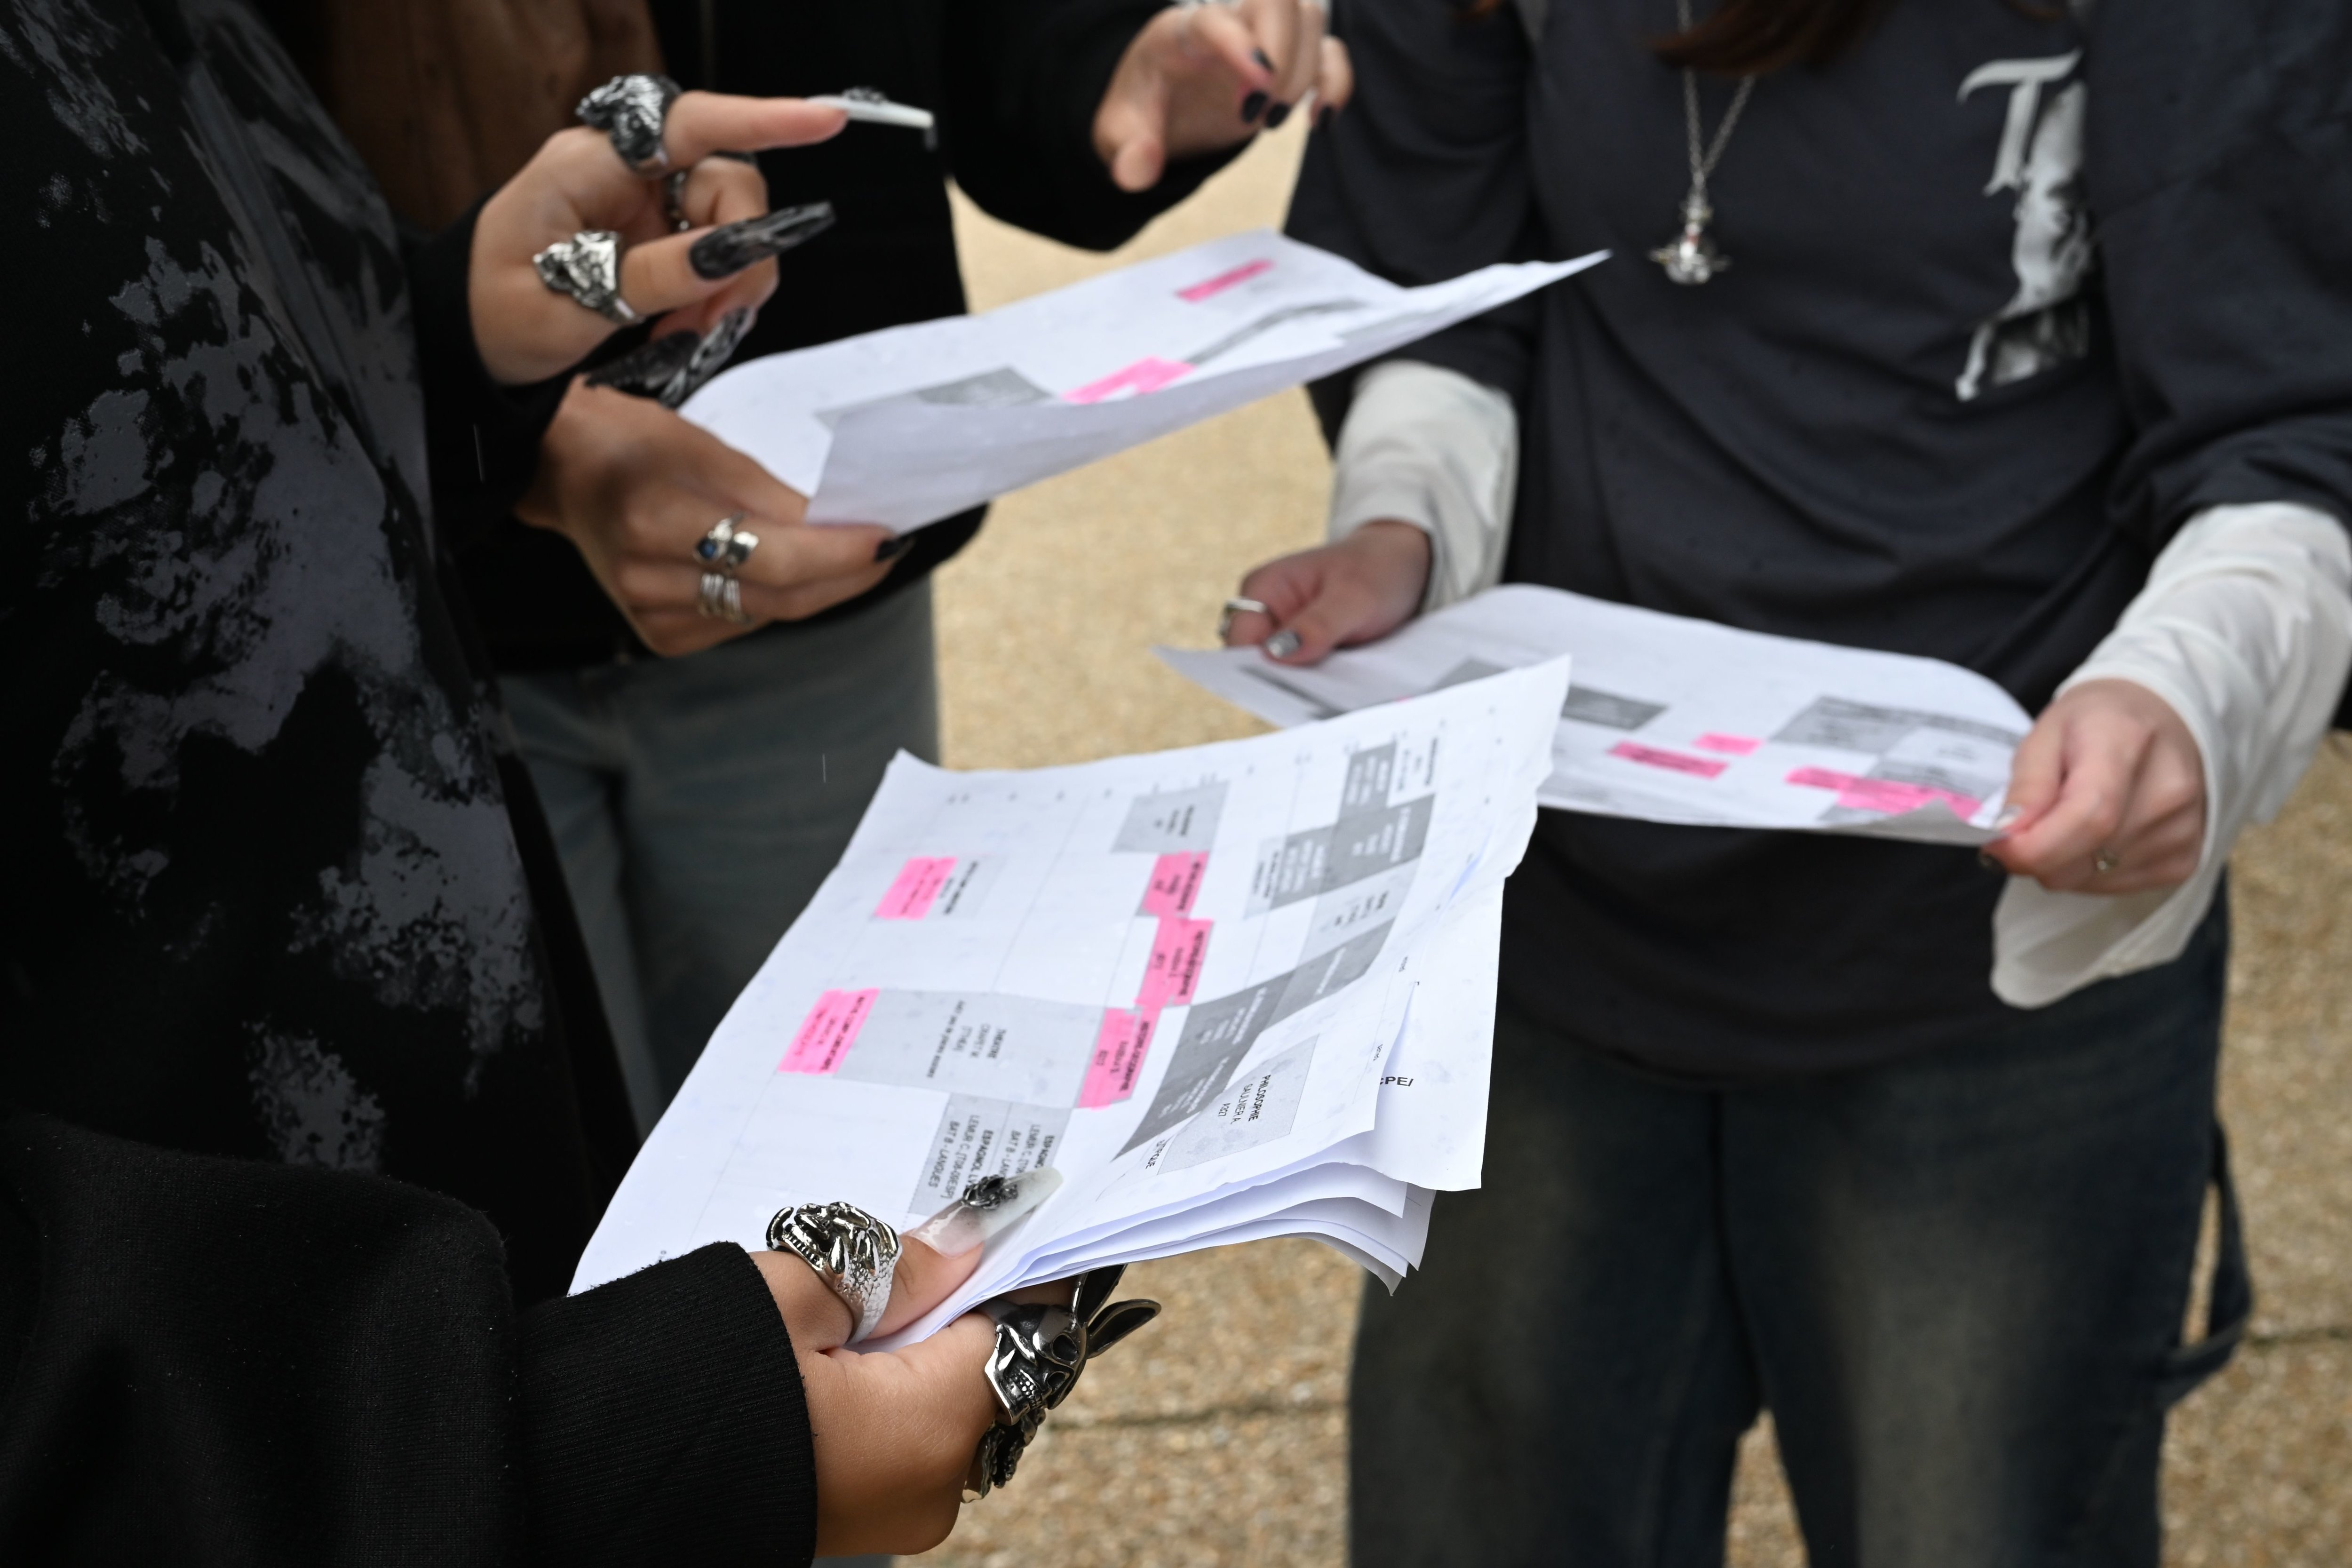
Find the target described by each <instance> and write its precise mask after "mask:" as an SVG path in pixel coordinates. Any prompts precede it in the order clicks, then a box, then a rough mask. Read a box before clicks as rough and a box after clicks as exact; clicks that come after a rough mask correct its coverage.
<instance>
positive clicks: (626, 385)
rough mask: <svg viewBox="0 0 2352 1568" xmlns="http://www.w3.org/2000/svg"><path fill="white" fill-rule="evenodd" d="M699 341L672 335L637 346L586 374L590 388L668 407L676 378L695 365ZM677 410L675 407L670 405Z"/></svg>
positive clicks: (681, 334) (691, 335)
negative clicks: (655, 400) (647, 399)
mask: <svg viewBox="0 0 2352 1568" xmlns="http://www.w3.org/2000/svg"><path fill="white" fill-rule="evenodd" d="M701 342H702V340H701V339H700V338H698V337H697V336H696V335H695V334H694V333H692V332H671V333H669V334H668V335H667V336H666V337H659V338H656V339H655V340H654V341H653V342H649V343H640V344H638V345H637V346H636V347H635V348H633V349H631V350H630V351H629V352H628V353H625V354H623V355H622V356H621V357H620V358H618V359H616V360H614V361H613V362H612V363H609V364H602V365H598V366H597V367H596V368H595V369H594V370H592V371H590V372H589V373H588V384H589V385H591V386H609V387H611V388H613V389H614V391H616V392H628V393H634V394H635V395H637V396H639V397H652V398H658V399H659V400H661V401H662V402H664V403H669V392H670V389H671V387H673V386H674V385H675V384H677V380H678V378H679V376H680V375H681V374H684V373H685V371H686V370H687V368H688V366H689V365H691V364H692V363H694V356H695V353H696V351H697V350H698V348H699V346H700V345H701ZM670 406H672V407H676V406H677V405H676V404H670Z"/></svg>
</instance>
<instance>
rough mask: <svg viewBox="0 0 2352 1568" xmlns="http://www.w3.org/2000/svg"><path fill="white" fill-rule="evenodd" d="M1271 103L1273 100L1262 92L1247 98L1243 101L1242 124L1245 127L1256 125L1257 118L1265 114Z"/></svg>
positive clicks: (1254, 93)
mask: <svg viewBox="0 0 2352 1568" xmlns="http://www.w3.org/2000/svg"><path fill="white" fill-rule="evenodd" d="M1270 101H1272V100H1269V99H1268V98H1267V97H1266V96H1265V94H1264V93H1262V92H1253V93H1251V94H1250V95H1249V96H1248V97H1247V98H1244V99H1243V100H1242V123H1243V124H1244V125H1255V124H1256V123H1257V117H1258V116H1259V115H1261V114H1264V113H1265V106H1266V104H1267V103H1268V102H1270Z"/></svg>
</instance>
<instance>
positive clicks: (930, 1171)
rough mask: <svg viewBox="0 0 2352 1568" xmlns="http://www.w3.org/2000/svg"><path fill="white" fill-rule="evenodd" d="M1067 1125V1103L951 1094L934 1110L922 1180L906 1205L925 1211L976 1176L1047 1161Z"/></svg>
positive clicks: (1016, 1171) (1021, 1169) (1030, 1167)
mask: <svg viewBox="0 0 2352 1568" xmlns="http://www.w3.org/2000/svg"><path fill="white" fill-rule="evenodd" d="M1069 1125H1070V1110H1069V1107H1067V1106H1052V1105H1024V1104H1021V1103H1020V1102H1018V1101H1015V1100H989V1099H986V1098H983V1097H982V1096H979V1095H969V1094H959V1095H954V1096H951V1097H950V1099H949V1100H948V1104H947V1109H946V1110H944V1111H942V1112H940V1125H939V1131H936V1132H935V1133H933V1134H932V1136H931V1152H930V1154H929V1157H928V1158H926V1159H925V1160H924V1161H923V1174H922V1179H921V1180H919V1182H917V1183H916V1184H915V1194H914V1196H913V1197H911V1198H909V1199H908V1203H907V1206H908V1208H909V1209H911V1210H913V1211H914V1212H915V1213H917V1214H931V1213H934V1212H936V1211H938V1210H940V1209H943V1208H945V1207H947V1205H949V1203H950V1202H951V1201H952V1200H953V1199H954V1198H956V1197H957V1196H958V1195H959V1194H961V1193H962V1191H963V1190H964V1188H965V1187H966V1186H968V1185H970V1184H971V1183H973V1182H975V1181H978V1180H979V1179H980V1178H981V1177H982V1176H1012V1175H1018V1174H1019V1173H1022V1172H1024V1171H1034V1170H1035V1169H1037V1167H1039V1166H1040V1165H1050V1164H1052V1163H1054V1153H1055V1150H1057V1149H1059V1148H1060V1147H1061V1146H1062V1135H1063V1133H1065V1132H1066V1131H1068V1130H1069Z"/></svg>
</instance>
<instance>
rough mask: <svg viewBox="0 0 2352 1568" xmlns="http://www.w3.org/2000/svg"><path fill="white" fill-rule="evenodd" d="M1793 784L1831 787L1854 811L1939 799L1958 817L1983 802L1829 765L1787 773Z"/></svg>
mask: <svg viewBox="0 0 2352 1568" xmlns="http://www.w3.org/2000/svg"><path fill="white" fill-rule="evenodd" d="M1789 782H1790V784H1802V785H1804V786H1805V787H1807V788H1808V789H1833V790H1835V791H1837V792H1838V802H1837V803H1838V804H1839V805H1842V806H1845V807H1847V808H1848V809H1850V810H1854V811H1877V812H1884V813H1885V814H1887V815H1888V816H1894V815H1895V814H1896V813H1898V812H1906V811H1916V810H1918V809H1919V808H1920V807H1921V806H1923V805H1933V804H1935V803H1936V802H1937V801H1939V800H1940V801H1942V802H1943V803H1944V804H1945V805H1948V806H1950V807H1951V808H1952V810H1953V811H1954V813H1956V814H1957V815H1958V816H1959V818H1960V820H1961V821H1963V822H1966V821H1968V820H1969V818H1970V817H1973V816H1976V814H1977V811H1978V808H1979V807H1980V806H1982V805H1984V802H1982V801H1980V800H1977V799H1975V798H1974V797H1972V796H1969V795H1961V794H1958V792H1957V791H1953V790H1948V789H1937V788H1936V787H1935V786H1934V785H1932V784H1903V783H1899V782H1898V781H1896V780H1894V779H1866V778H1864V777H1863V776H1862V775H1860V774H1859V773H1838V772H1836V771H1834V770H1832V769H1830V768H1799V769H1797V770H1796V771H1795V772H1793V773H1790V775H1789Z"/></svg>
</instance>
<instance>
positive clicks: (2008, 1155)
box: [1350, 906, 2251, 1568]
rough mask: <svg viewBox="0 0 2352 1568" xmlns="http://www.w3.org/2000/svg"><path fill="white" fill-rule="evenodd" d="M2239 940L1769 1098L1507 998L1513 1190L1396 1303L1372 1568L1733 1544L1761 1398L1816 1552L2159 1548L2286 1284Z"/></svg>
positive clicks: (1831, 1561) (1502, 1088) (2208, 933)
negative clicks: (1906, 1056)
mask: <svg viewBox="0 0 2352 1568" xmlns="http://www.w3.org/2000/svg"><path fill="white" fill-rule="evenodd" d="M2228 946H2229V940H2228V922H2227V918H2226V914H2225V912H2224V911H2223V910H2221V908H2220V907H2218V906H2217V908H2216V910H2215V912H2214V914H2213V915H2212V916H2211V917H2210V918H2209V919H2208V921H2206V922H2205V925H2204V927H2203V928H2202V929H2201V930H2200V931H2199V932H2198V934H2197V936H2196V937H2195V939H2194V940H2193V942H2191V944H2190V946H2189V951H2188V952H2186V953H2185V954H2184V955H2183V956H2182V957H2181V958H2180V959H2179V960H2178V961H2176V962H2175V963H2171V964H2168V965H2166V966H2165V967H2163V968H2161V969H2158V970H2154V971H2150V972H2147V973H2141V974H2137V975H2132V976H2128V977H2126V978H2124V979H2120V980H2114V981H2108V982H2105V983H2104V984H2099V985H2095V986H2093V987H2091V988H2089V989H2087V990H2085V991H2083V992H2081V993H2078V994H2075V995H2074V996H2072V997H2070V998H2068V999H2066V1000H2065V1001H2063V1002H2061V1003H2059V1004H2057V1005H2053V1006H2051V1007H2049V1008H2046V1009H2043V1010H2041V1011H2039V1012H2033V1013H2020V1014H2018V1015H2016V1016H2015V1017H2014V1018H2013V1019H2012V1020H2011V1021H2009V1022H2008V1023H2007V1025H2006V1026H2004V1027H2002V1028H2000V1029H1999V1030H1998V1031H1996V1032H1992V1033H1990V1034H1988V1035H1987V1036H1985V1037H1982V1038H1980V1039H1978V1040H1974V1041H1971V1042H1969V1043H1966V1044H1963V1045H1960V1046H1957V1047H1950V1048H1948V1049H1944V1050H1940V1051H1937V1052H1935V1053H1933V1054H1930V1055H1927V1056H1923V1057H1920V1058H1915V1059H1911V1060H1906V1061H1902V1062H1898V1063H1895V1064H1892V1065H1889V1066H1885V1067H1879V1068H1870V1069H1866V1070H1861V1071H1855V1072H1850V1073H1842V1074H1838V1075H1835V1076H1829V1077H1822V1078H1818V1079H1804V1080H1798V1081H1787V1082H1772V1083H1759V1084H1755V1085H1751V1086H1746V1087H1738V1088H1717V1089H1701V1088H1691V1087H1684V1086H1677V1085H1675V1084H1671V1083H1666V1082H1662V1081H1659V1080H1656V1079H1650V1078H1645V1077H1643V1076H1640V1075H1638V1074H1636V1073H1635V1072H1633V1071H1630V1070H1628V1069H1627V1068H1624V1067H1622V1066H1620V1065H1617V1064H1615V1063H1613V1062H1612V1061H1610V1060H1608V1059H1605V1058H1601V1057H1600V1056H1597V1055H1595V1054H1593V1053H1592V1052H1591V1051H1590V1050H1587V1049H1584V1048H1581V1047H1578V1046H1576V1045H1574V1044H1572V1043H1570V1041H1567V1040H1565V1039H1561V1038H1559V1037H1556V1036H1552V1035H1550V1034H1549V1033H1547V1032H1546V1031H1545V1030H1543V1029H1542V1028H1540V1027H1538V1026H1535V1025H1533V1024H1531V1023H1530V1022H1528V1020H1526V1019H1524V1018H1520V1017H1517V1016H1513V1015H1512V1014H1511V1012H1510V1011H1509V1010H1508V1009H1507V1008H1506V1009H1505V1011H1504V1013H1503V1016H1502V1017H1501V1019H1500V1020H1499V1022H1498V1025H1497V1027H1496V1041H1495V1050H1496V1056H1495V1083H1494V1097H1493V1101H1492V1106H1493V1109H1492V1110H1491V1111H1490V1113H1489V1121H1488V1132H1487V1152H1486V1184H1485V1187H1484V1188H1483V1190H1481V1191H1478V1192H1475V1193H1460V1194H1456V1193H1448V1194H1441V1195H1440V1196H1439V1198H1438V1201H1437V1206H1436V1211H1435V1216H1434V1223H1433V1226H1432V1227H1431V1231H1430V1238H1429V1246H1428V1251H1427V1255H1426V1258H1425V1259H1424V1261H1423V1268H1422V1269H1421V1271H1420V1272H1419V1273H1417V1274H1415V1275H1413V1276H1412V1278H1410V1279H1407V1280H1406V1282H1405V1283H1404V1285H1403V1287H1402V1289H1400V1290H1399V1291H1398V1292H1397V1294H1396V1296H1395V1297H1394V1298H1393V1299H1391V1298H1390V1297H1389V1296H1388V1295H1386V1294H1385V1293H1384V1292H1383V1291H1381V1289H1379V1288H1378V1287H1377V1286H1374V1287H1373V1288H1372V1289H1369V1290H1368V1291H1367V1293H1366V1295H1365V1300H1364V1316H1363V1325H1362V1330H1361V1334H1360V1340H1359V1342H1358V1345H1357V1351H1356V1365H1355V1381H1354V1389H1353V1394H1352V1400H1351V1412H1352V1423H1351V1427H1352V1429H1351V1435H1350V1444H1351V1453H1350V1482H1351V1494H1352V1495H1351V1500H1350V1509H1351V1533H1352V1537H1353V1558H1354V1562H1355V1563H1356V1564H1357V1565H1358V1568H1388V1565H1391V1564H1414V1565H1422V1564H1454V1563H1459V1564H1465V1565H1470V1564H1475V1565H1476V1568H1499V1565H1503V1564H1523V1563H1524V1564H1537V1563H1545V1564H1549V1563H1558V1564H1562V1565H1568V1564H1573V1565H1575V1568H1615V1565H1620V1564H1622V1565H1625V1568H1632V1565H1633V1564H1641V1565H1643V1568H1696V1565H1699V1564H1708V1565H1712V1564H1717V1563H1721V1562H1722V1561H1723V1554H1724V1531H1725V1514H1726V1509H1727V1497H1728V1490H1729V1483H1730V1478H1731V1469H1732V1461H1733V1457H1734V1451H1735V1447H1736V1446H1737V1444H1738V1439H1739V1436H1740V1434H1741V1433H1742V1432H1743V1431H1744V1430H1745V1429H1746V1428H1747V1427H1748V1426H1749V1425H1750V1424H1751V1423H1752V1422H1753V1421H1754V1419H1755V1417H1756V1415H1757V1413H1758V1411H1759V1407H1766V1408H1769V1409H1770V1411H1771V1412H1772V1415H1773V1417H1774V1422H1775V1426H1776V1431H1777V1435H1778V1436H1779V1440H1780V1447H1781V1453H1782V1455H1783V1457H1784V1462H1785V1464H1786V1466H1787V1468H1788V1472H1789V1479H1790V1484H1791V1487H1792V1489H1793V1490H1794V1493H1795V1496H1796V1501H1797V1507H1798V1512H1799V1516H1800V1520H1801V1524H1802V1527H1803V1530H1804V1534H1805V1539H1806V1544H1807V1549H1808V1552H1809V1555H1810V1559H1811V1562H1812V1563H1814V1564H1815V1565H1816V1568H1832V1565H1836V1568H2002V1565H2010V1564H2015V1565H2019V1568H2024V1565H2027V1564H2032V1565H2036V1568H2039V1565H2043V1564H2053V1565H2054V1564H2077V1563H2079V1564H2094V1563H2095V1564H2100V1565H2103V1568H2105V1565H2114V1568H2125V1565H2132V1568H2155V1565H2156V1563H2157V1562H2158V1549H2159V1531H2158V1512H2157V1474H2158V1447H2159V1444H2160V1442H2161V1439H2162V1436H2163V1429H2164V1417H2165V1412H2166V1410H2167V1408H2168V1406H2169V1405H2171V1403H2172V1402H2173V1401H2175V1400H2177V1399H2178V1398H2179V1397H2180V1395H2181V1394H2185V1393H2186V1392H2187V1391H2188V1390H2189V1388H2190V1387H2192V1386H2194V1385H2195V1384H2196V1383H2197V1382H2198V1381H2200V1379H2201V1378H2202V1377H2204V1376H2206V1375H2208V1374H2209V1373H2211V1372H2212V1371H2213V1370H2214V1369H2216V1368H2218V1367H2219V1366H2220V1365H2221V1363H2222V1362H2223V1361H2225V1360H2226V1359H2227V1358H2228V1355H2229V1353H2230V1351H2231V1348H2232V1347H2233V1346H2234V1344H2235V1342H2236V1340H2237V1338H2238V1336H2239V1334H2240V1332H2241V1331H2242V1327H2243V1324H2244V1321H2245V1318H2246V1315H2247V1312H2248V1310H2249V1308H2250V1306H2251V1292H2250V1290H2249V1289H2248V1286H2247V1283H2246V1277H2245V1268H2244V1253H2243V1248H2242V1245H2241V1241H2240V1237H2239V1234H2238V1226H2237V1217H2236V1208H2235V1205H2234V1202H2233V1201H2231V1196H2230V1192H2229V1185H2228V1179H2227V1175H2228V1173H2227V1167H2226V1163H2225V1160H2224V1154H2223V1145H2222V1143H2221V1137H2220V1132H2219V1129H2218V1126H2217V1124H2216V1121H2215V1118H2214V1088H2215V1073H2216V1068H2217V1065H2218V1061H2219V1056H2220V1037H2221V999H2222V981H2223V969H2224V964H2225V961H2226V958H2227V953H2228ZM2216 1184H2218V1185H2219V1186H2220V1188H2221V1194H2222V1209H2221V1212H2222V1216H2223V1226H2222V1231H2223V1234H2222V1247H2221V1262H2220V1266H2219V1268H2217V1270H2216V1275H2215V1280H2214V1289H2213V1294H2212V1302H2211V1307H2210V1312H2209V1318H2210V1327H2209V1328H2208V1329H2207V1330H2206V1331H2205V1332H2204V1334H2203V1335H2202V1336H2201V1337H2200V1338H2198V1339H2197V1340H2196V1341H2195V1342H2191V1343H2188V1344H2185V1345H2184V1343H2183V1329H2184V1323H2183V1320H2184V1318H2185V1316H2186V1315H2187V1306H2188V1301H2189V1287H2190V1276H2191V1273H2192V1270H2193V1267H2194V1265H2193V1259H2194V1256H2195V1252H2196V1247H2197V1237H2198V1230H2199V1225H2200V1216H2201V1214H2202V1212H2203V1204H2204V1199H2205V1194H2206V1193H2207V1192H2208V1190H2209V1188H2210V1187H2212V1186H2214V1185H2216Z"/></svg>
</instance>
